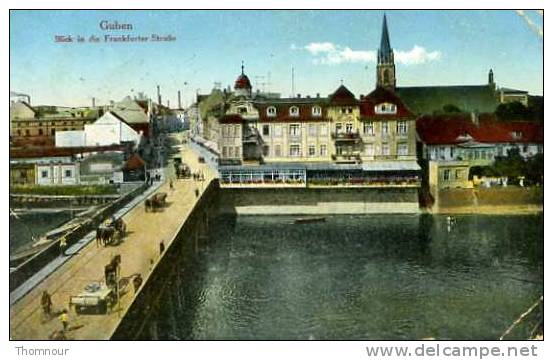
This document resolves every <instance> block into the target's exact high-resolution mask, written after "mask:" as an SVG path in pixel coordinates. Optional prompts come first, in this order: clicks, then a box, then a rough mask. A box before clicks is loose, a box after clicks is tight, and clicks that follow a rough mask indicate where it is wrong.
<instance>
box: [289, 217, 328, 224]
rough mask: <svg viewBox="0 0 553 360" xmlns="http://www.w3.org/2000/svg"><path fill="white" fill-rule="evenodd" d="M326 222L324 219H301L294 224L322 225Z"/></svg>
mask: <svg viewBox="0 0 553 360" xmlns="http://www.w3.org/2000/svg"><path fill="white" fill-rule="evenodd" d="M325 221H326V218H324V217H311V218H299V219H296V220H295V221H294V224H311V223H320V222H325Z"/></svg>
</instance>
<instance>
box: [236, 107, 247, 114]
mask: <svg viewBox="0 0 553 360" xmlns="http://www.w3.org/2000/svg"><path fill="white" fill-rule="evenodd" d="M238 113H239V114H247V113H248V108H247V107H245V106H240V107H239V108H238Z"/></svg>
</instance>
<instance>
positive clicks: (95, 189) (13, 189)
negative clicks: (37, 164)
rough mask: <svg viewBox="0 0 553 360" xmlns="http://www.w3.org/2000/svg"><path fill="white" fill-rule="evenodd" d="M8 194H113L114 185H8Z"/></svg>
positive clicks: (114, 192)
mask: <svg viewBox="0 0 553 360" xmlns="http://www.w3.org/2000/svg"><path fill="white" fill-rule="evenodd" d="M10 194H29V195H66V196H79V195H81V196H85V195H114V194H118V191H117V187H116V186H115V185H63V186H62V185H10Z"/></svg>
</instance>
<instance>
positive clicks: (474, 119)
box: [470, 111, 480, 126]
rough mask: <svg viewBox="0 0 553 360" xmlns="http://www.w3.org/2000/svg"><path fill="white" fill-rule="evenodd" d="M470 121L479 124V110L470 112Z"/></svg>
mask: <svg viewBox="0 0 553 360" xmlns="http://www.w3.org/2000/svg"><path fill="white" fill-rule="evenodd" d="M470 121H472V123H473V124H474V125H476V126H478V125H479V122H480V119H479V118H478V112H477V111H473V112H471V113H470Z"/></svg>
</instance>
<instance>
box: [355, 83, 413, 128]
mask: <svg viewBox="0 0 553 360" xmlns="http://www.w3.org/2000/svg"><path fill="white" fill-rule="evenodd" d="M382 103H390V104H394V105H395V106H396V108H397V112H396V113H395V114H377V113H375V111H374V108H375V106H376V105H378V104H382ZM360 110H361V117H365V118H371V119H382V120H386V119H389V118H396V119H397V118H410V117H414V115H413V113H412V112H411V111H410V110H409V109H408V108H407V106H406V105H405V104H404V103H403V101H402V100H401V98H400V97H399V96H397V95H396V94H395V93H393V92H392V91H390V90H387V89H385V88H383V87H377V88H376V89H375V90H373V92H371V93H370V94H369V95H367V96H365V97H364V98H363V99H362V100H361V109H360Z"/></svg>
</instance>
